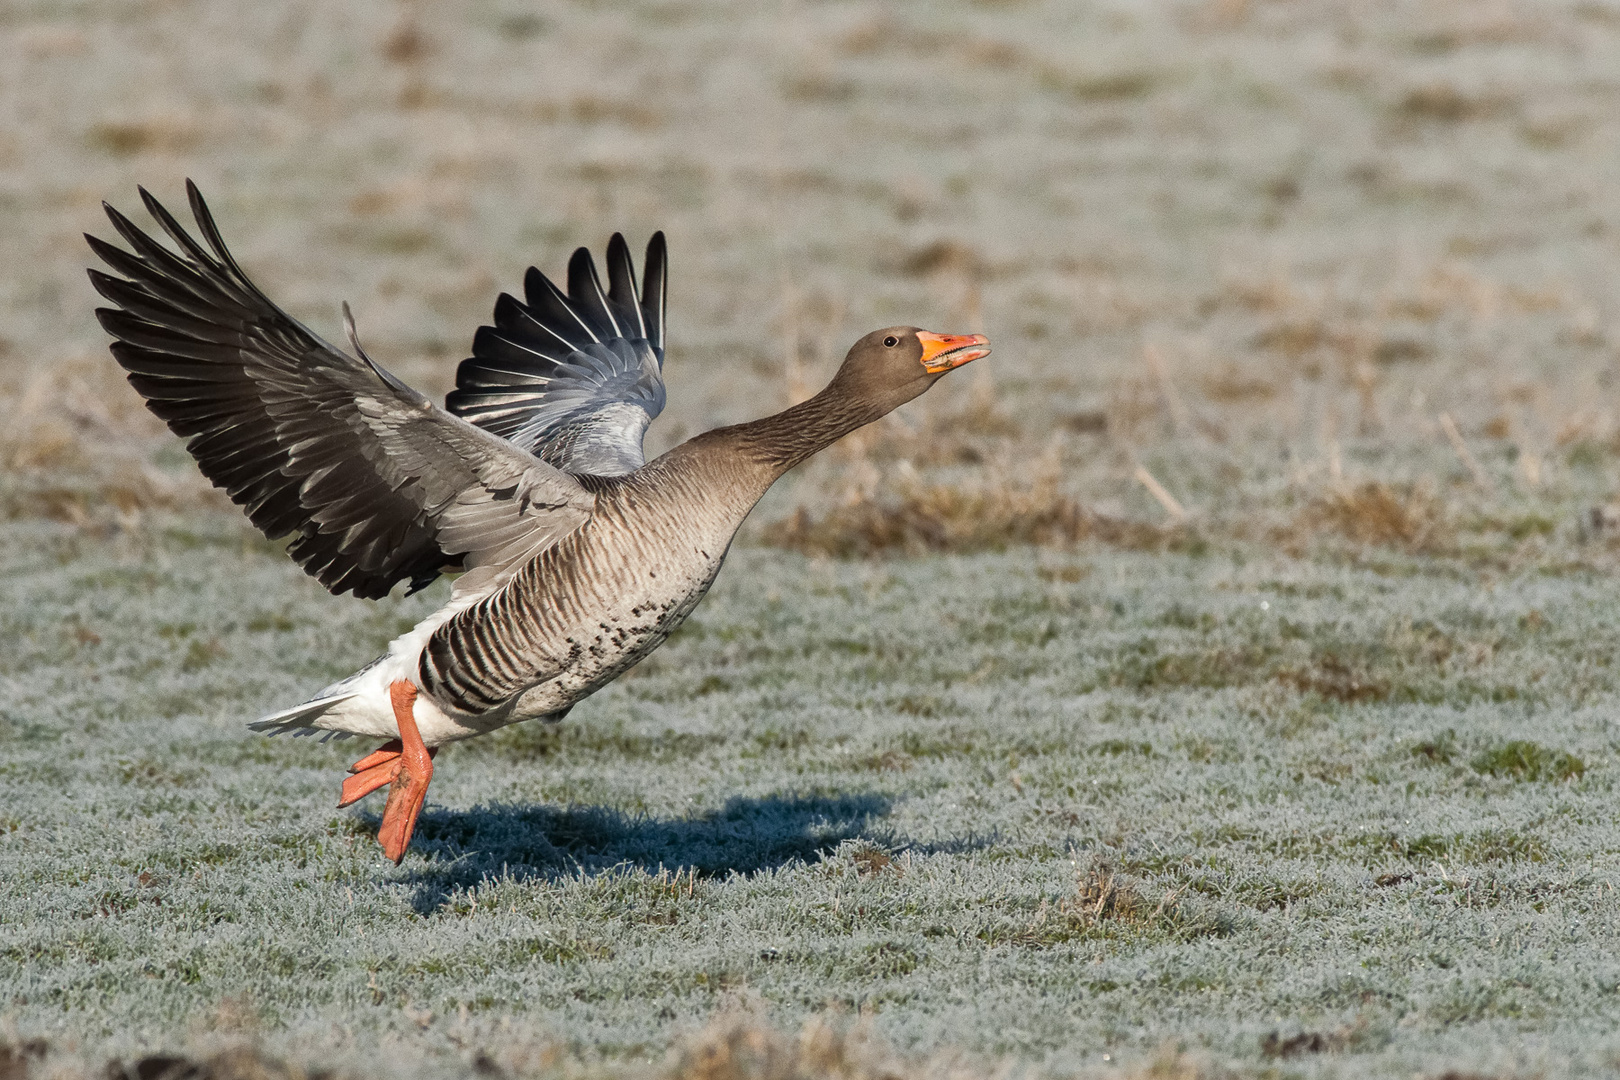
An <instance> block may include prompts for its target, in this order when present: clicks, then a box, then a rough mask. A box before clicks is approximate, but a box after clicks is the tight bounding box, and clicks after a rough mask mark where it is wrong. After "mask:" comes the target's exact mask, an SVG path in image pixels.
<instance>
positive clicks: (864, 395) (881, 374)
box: [832, 326, 990, 412]
mask: <svg viewBox="0 0 1620 1080" xmlns="http://www.w3.org/2000/svg"><path fill="white" fill-rule="evenodd" d="M988 355H990V339H989V338H987V337H985V336H984V335H983V334H935V333H933V332H931V331H928V330H919V329H918V328H917V327H915V326H891V327H888V328H887V329H883V330H874V331H872V332H871V333H870V334H867V335H866V336H865V337H863V338H861V339H860V340H859V341H857V342H856V343H855V344H854V346H853V347H851V349H850V350H849V355H848V356H846V357H845V358H844V363H843V366H842V367H840V368H839V369H838V374H837V375H836V376H834V377H833V382H832V386H833V387H836V388H837V390H838V392H839V393H841V394H843V395H845V396H847V397H849V398H853V399H855V400H858V401H864V402H870V403H871V404H873V405H876V406H878V407H880V408H881V409H882V410H883V412H888V411H889V410H890V409H894V408H897V407H899V406H900V405H903V404H905V403H906V402H908V401H910V400H911V399H912V398H914V397H916V396H917V395H918V394H921V393H922V392H923V391H924V390H927V389H928V388H929V387H930V386H932V385H934V383H935V382H937V381H938V380H939V379H940V377H941V376H943V375H944V374H945V373H946V372H947V371H950V370H952V369H954V368H959V367H961V366H962V365H963V364H966V363H968V362H970V361H973V360H977V359H979V358H980V357H982V356H988Z"/></svg>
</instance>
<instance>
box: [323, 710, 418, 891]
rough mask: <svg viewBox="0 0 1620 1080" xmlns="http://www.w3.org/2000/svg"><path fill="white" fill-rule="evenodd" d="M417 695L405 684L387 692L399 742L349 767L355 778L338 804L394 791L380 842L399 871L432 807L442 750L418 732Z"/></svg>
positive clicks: (345, 783)
mask: <svg viewBox="0 0 1620 1080" xmlns="http://www.w3.org/2000/svg"><path fill="white" fill-rule="evenodd" d="M416 692H417V691H416V687H415V686H412V685H411V684H410V683H408V682H404V681H401V682H396V683H394V684H393V685H392V686H390V687H389V688H388V696H389V700H390V701H391V702H392V703H393V706H394V720H395V723H396V724H397V725H398V726H399V738H397V739H391V740H389V741H388V742H386V743H384V744H383V745H382V746H380V747H378V748H377V749H376V750H374V751H372V752H371V753H370V754H367V755H366V756H365V757H363V758H361V759H360V760H359V761H357V762H355V763H354V764H353V765H351V766H349V771H350V772H351V773H353V774H354V775H353V776H351V777H349V778H348V779H347V780H345V781H343V794H342V796H341V797H340V798H339V800H338V805H339V806H348V805H349V804H350V803H353V802H357V801H359V800H360V799H363V798H364V797H365V796H367V795H369V794H371V793H372V792H373V791H376V790H377V789H378V788H380V787H382V786H383V785H385V784H387V785H390V786H389V789H388V805H387V806H385V807H384V808H383V819H382V826H381V828H379V829H378V830H377V842H378V843H379V844H381V845H382V849H383V854H384V855H386V856H388V858H389V859H391V860H393V862H394V865H396V866H397V865H399V863H400V861H401V860H402V859H404V858H405V849H406V848H407V847H409V846H410V843H411V834H412V833H413V832H415V831H416V819H417V816H418V815H420V814H421V812H422V805H423V804H424V803H425V802H426V801H427V789H428V782H429V781H430V780H432V779H433V756H434V754H436V753H437V752H438V748H437V747H434V748H433V749H432V750H429V749H428V748H427V746H426V745H425V744H424V743H423V742H422V736H421V733H420V732H418V731H417V729H416V718H415V717H414V716H413V715H412V709H413V707H414V706H415V704H416Z"/></svg>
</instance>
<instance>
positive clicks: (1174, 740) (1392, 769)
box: [0, 519, 1620, 1076]
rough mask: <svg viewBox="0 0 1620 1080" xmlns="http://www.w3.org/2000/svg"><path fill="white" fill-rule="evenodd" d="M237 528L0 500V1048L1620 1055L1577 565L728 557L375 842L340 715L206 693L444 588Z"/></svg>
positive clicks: (451, 1060) (1038, 1056)
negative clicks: (346, 796) (2, 703)
mask: <svg viewBox="0 0 1620 1080" xmlns="http://www.w3.org/2000/svg"><path fill="white" fill-rule="evenodd" d="M243 537H244V532H243V530H242V529H239V528H236V527H235V526H234V523H232V522H230V521H229V520H228V519H227V520H226V521H224V522H221V521H214V520H206V519H205V520H200V521H199V520H192V521H190V522H188V523H176V524H164V525H162V526H160V527H155V528H153V529H152V530H151V531H150V532H148V533H145V534H143V535H142V536H141V537H139V538H131V537H124V538H120V539H118V540H114V541H100V540H90V539H86V538H71V537H68V536H64V535H62V533H61V531H60V530H59V529H45V528H41V527H38V526H14V527H12V528H11V529H10V530H8V533H7V535H6V545H5V546H6V549H7V550H8V555H7V556H6V559H5V567H4V570H5V574H4V580H5V582H6V584H5V595H4V602H3V606H0V610H3V611H4V615H3V619H4V637H5V640H6V641H7V642H8V648H7V652H6V656H5V657H4V668H3V671H4V677H5V680H6V683H5V685H6V688H7V699H8V700H7V704H6V708H5V713H4V720H3V721H0V722H3V724H4V727H3V728H0V736H3V737H4V739H5V746H6V755H5V760H4V763H3V764H0V769H3V773H0V775H3V776H4V782H5V791H6V800H5V806H4V808H3V810H0V858H3V860H4V874H3V876H0V912H3V916H4V921H3V923H0V934H3V937H0V964H3V965H4V966H3V968H0V985H3V986H4V988H5V991H4V992H5V995H6V999H5V1005H4V1007H5V1012H6V1015H7V1017H8V1023H9V1024H12V1025H15V1027H16V1028H17V1030H18V1031H19V1032H21V1033H23V1034H28V1035H42V1036H46V1037H48V1038H49V1039H50V1040H52V1042H53V1043H59V1044H60V1045H62V1046H64V1047H72V1046H75V1045H77V1046H80V1047H83V1048H86V1049H87V1051H89V1052H91V1056H92V1057H94V1056H95V1055H107V1054H112V1053H132V1052H135V1051H136V1050H139V1049H143V1048H146V1049H150V1048H162V1047H169V1048H173V1047H175V1046H176V1045H184V1044H188V1043H196V1042H198V1041H199V1040H201V1041H203V1042H204V1043H206V1042H207V1038H208V1037H209V1036H213V1035H217V1032H216V1031H215V1026H216V1024H218V1023H221V1021H219V1020H218V1019H217V1018H218V1017H219V1016H221V1015H223V1016H224V1017H225V1020H224V1021H223V1023H225V1025H226V1027H227V1030H230V1029H231V1028H232V1027H234V1028H236V1029H238V1032H237V1033H238V1034H239V1033H240V1031H241V1030H244V1029H245V1030H246V1031H248V1032H258V1033H260V1034H261V1035H262V1038H263V1039H264V1041H265V1044H266V1046H267V1047H269V1048H270V1049H271V1050H273V1051H275V1052H279V1053H283V1054H287V1055H289V1056H291V1057H293V1058H295V1059H297V1060H303V1061H306V1062H313V1063H327V1064H330V1063H332V1062H333V1061H336V1062H339V1063H343V1064H348V1065H351V1066H359V1067H360V1068H361V1071H365V1070H364V1066H365V1065H366V1063H367V1062H366V1055H367V1054H369V1053H370V1048H371V1047H373V1046H374V1045H375V1044H377V1043H378V1042H379V1041H381V1042H382V1043H383V1045H384V1046H385V1048H386V1049H385V1054H387V1055H393V1056H394V1057H395V1058H403V1057H404V1056H405V1055H407V1054H408V1055H411V1056H412V1060H413V1061H419V1063H420V1064H421V1065H422V1067H423V1068H425V1069H427V1070H428V1071H431V1072H451V1071H456V1070H458V1069H462V1068H465V1067H466V1065H467V1063H468V1061H469V1060H470V1057H471V1055H472V1054H474V1053H475V1052H477V1051H482V1052H485V1053H487V1054H488V1055H489V1056H490V1057H491V1058H492V1059H493V1060H495V1061H496V1062H497V1063H500V1064H502V1065H503V1066H504V1065H506V1064H507V1063H508V1062H509V1061H510V1059H511V1058H512V1056H513V1055H514V1054H516V1055H517V1060H518V1061H519V1062H520V1063H521V1062H522V1061H524V1060H530V1059H531V1058H532V1055H533V1046H534V1044H536V1043H546V1042H547V1041H550V1040H556V1041H558V1042H560V1043H561V1044H562V1045H563V1046H565V1047H573V1048H575V1049H580V1050H585V1051H601V1052H604V1053H609V1054H614V1055H623V1054H629V1055H632V1056H640V1055H644V1054H648V1053H651V1054H654V1055H659V1054H661V1053H662V1051H663V1049H664V1047H665V1045H666V1043H667V1042H668V1040H669V1039H670V1038H671V1036H672V1035H674V1034H679V1033H681V1032H685V1031H690V1030H692V1029H695V1028H697V1027H700V1026H701V1025H702V1023H703V1021H704V1020H705V1019H706V1018H708V1017H709V1016H710V1015H711V1014H712V1013H713V1012H714V1011H715V1010H716V1008H717V1006H719V1005H721V1004H722V1003H724V1002H725V1001H726V1000H728V999H736V1000H740V1001H741V1002H743V1003H747V1004H750V1005H751V1007H752V1008H753V1009H754V1010H755V1013H756V1016H757V1017H758V1018H759V1020H760V1021H761V1022H765V1023H769V1024H772V1025H774V1026H777V1027H779V1028H786V1029H787V1030H794V1029H796V1028H797V1027H798V1026H799V1025H800V1024H801V1023H802V1022H803V1021H804V1020H805V1019H806V1017H807V1016H810V1015H813V1014H815V1013H817V1012H819V1011H822V1010H826V1009H829V1008H833V1009H842V1010H844V1012H845V1014H846V1015H848V1016H853V1015H854V1014H857V1013H858V1014H861V1015H863V1016H869V1017H870V1023H871V1024H872V1025H873V1027H874V1028H875V1031H876V1033H877V1034H878V1035H880V1036H881V1037H882V1038H883V1039H884V1040H886V1041H887V1042H888V1043H890V1044H891V1045H893V1046H895V1047H897V1048H899V1049H901V1050H904V1051H906V1052H908V1053H910V1052H912V1051H916V1052H917V1054H918V1056H922V1055H923V1054H924V1053H926V1052H930V1051H937V1050H939V1049H940V1048H941V1047H957V1048H965V1049H967V1050H970V1051H974V1052H977V1053H979V1054H982V1055H985V1056H987V1057H991V1058H995V1057H1001V1056H1011V1057H1014V1058H1017V1059H1023V1060H1030V1061H1035V1062H1040V1063H1045V1064H1046V1065H1048V1066H1050V1067H1051V1068H1052V1069H1053V1070H1054V1071H1057V1072H1067V1071H1069V1070H1071V1069H1073V1068H1078V1067H1081V1066H1100V1065H1101V1064H1102V1063H1103V1062H1104V1060H1105V1059H1104V1058H1103V1056H1102V1055H1103V1054H1105V1053H1106V1054H1109V1055H1111V1056H1112V1058H1113V1060H1115V1061H1131V1060H1133V1059H1137V1058H1141V1057H1143V1056H1152V1055H1153V1054H1155V1053H1156V1052H1157V1050H1158V1048H1159V1047H1160V1046H1161V1044H1162V1043H1164V1042H1165V1041H1166V1040H1169V1041H1170V1042H1171V1043H1173V1044H1174V1045H1177V1046H1181V1047H1184V1048H1187V1049H1189V1050H1191V1051H1194V1052H1196V1054H1197V1055H1199V1056H1200V1057H1203V1058H1207V1059H1209V1060H1211V1061H1214V1062H1228V1063H1233V1064H1239V1065H1247V1066H1250V1067H1253V1066H1256V1065H1261V1064H1264V1063H1266V1062H1267V1055H1268V1053H1269V1054H1271V1055H1273V1056H1275V1055H1277V1054H1285V1055H1286V1056H1287V1059H1288V1061H1289V1064H1290V1066H1291V1067H1294V1066H1297V1067H1298V1068H1300V1069H1304V1070H1307V1071H1309V1070H1311V1069H1312V1068H1316V1067H1321V1068H1326V1069H1327V1070H1329V1071H1330V1072H1331V1071H1333V1070H1336V1069H1337V1070H1344V1069H1352V1070H1354V1071H1355V1072H1356V1074H1357V1075H1363V1074H1365V1073H1367V1072H1373V1071H1376V1072H1379V1073H1381V1074H1388V1075H1403V1076H1404V1075H1410V1074H1411V1073H1412V1072H1414V1071H1423V1070H1428V1071H1431V1072H1439V1071H1442V1070H1443V1068H1445V1067H1453V1066H1455V1067H1471V1068H1475V1069H1479V1070H1483V1071H1486V1072H1489V1073H1500V1074H1503V1075H1513V1074H1518V1073H1536V1074H1541V1075H1563V1074H1566V1073H1568V1072H1583V1071H1592V1072H1596V1071H1601V1070H1602V1069H1604V1068H1609V1067H1612V1064H1613V1060H1614V1058H1613V1055H1614V1054H1617V1053H1620V1032H1617V1031H1616V1030H1615V1021H1614V1017H1615V1014H1616V992H1617V987H1620V939H1617V937H1616V928H1617V924H1620V898H1617V897H1616V895H1615V891H1614V882H1615V879H1616V876H1617V872H1620V843H1617V840H1616V832H1615V828H1614V821H1615V819H1616V816H1617V815H1620V792H1617V791H1616V781H1615V778H1616V776H1617V774H1620V747H1617V745H1616V742H1615V733H1614V724H1613V714H1614V701H1615V696H1616V694H1615V673H1614V669H1613V668H1612V667H1611V666H1610V659H1611V657H1612V656H1613V655H1614V653H1615V650H1616V648H1617V646H1620V620H1617V618H1616V615H1615V607H1614V604H1613V587H1612V585H1611V583H1610V582H1609V581H1607V580H1606V579H1605V578H1604V577H1602V576H1598V575H1593V574H1587V573H1576V574H1569V575H1563V576H1548V575H1542V574H1534V573H1532V574H1526V575H1519V576H1514V577H1511V578H1505V579H1503V580H1500V581H1498V582H1496V583H1495V584H1494V586H1493V587H1491V588H1489V589H1486V588H1482V587H1481V585H1480V584H1479V582H1478V581H1477V580H1476V578H1475V577H1474V576H1473V575H1471V574H1469V573H1466V572H1462V571H1460V570H1459V568H1457V567H1456V566H1448V567H1445V568H1435V569H1428V568H1425V566H1424V565H1423V564H1422V563H1421V562H1403V563H1400V564H1399V565H1394V566H1383V567H1356V566H1350V565H1315V564H1309V563H1301V562H1295V561H1288V560H1267V559H1253V558H1243V557H1241V555H1235V554H1209V555H1204V556H1201V557H1189V556H1184V555H1159V554H1141V553H1119V552H1111V551H1108V550H1103V549H1099V550H1082V551H1078V552H1075V553H1071V554H1061V555H1059V554H1053V553H1043V554H1039V555H1037V554H1034V553H1031V552H1029V551H1023V552H1016V553H1012V554H1006V555H987V556H974V557H954V558H930V559H922V560H908V561H899V562H891V563H885V564H876V565H853V566H852V565H847V564H830V563H819V564H818V563H813V562H807V561H806V560H804V559H803V558H802V557H800V556H797V555H788V554H783V553H780V552H775V551H768V550H758V549H754V550H744V551H740V552H738V553H737V556H736V558H735V560H734V562H733V564H732V565H731V567H730V569H729V570H728V572H727V573H726V574H725V575H724V576H723V577H722V578H721V582H720V584H719V585H718V586H717V587H716V590H715V593H714V594H713V595H712V596H711V597H710V599H708V600H707V601H706V602H705V604H704V607H703V608H702V609H701V610H700V612H699V613H698V615H697V616H696V617H695V618H694V620H693V622H692V623H691V624H690V625H689V627H688V628H687V629H686V630H684V631H683V632H682V633H681V634H680V635H678V637H677V638H676V639H675V640H674V641H673V642H672V643H671V644H670V645H669V646H668V647H666V648H665V649H664V650H663V651H662V652H660V653H659V654H658V655H657V656H656V657H655V658H654V659H652V660H650V661H649V662H647V663H646V664H644V665H642V667H641V668H639V669H638V670H637V671H636V672H635V674H634V675H633V676H632V677H630V678H627V679H625V680H623V681H622V682H621V683H619V684H618V685H616V686H614V687H613V688H612V689H610V690H609V691H607V692H605V693H603V694H601V695H600V696H599V697H597V698H596V699H594V700H593V701H591V702H590V703H588V704H587V705H585V706H582V707H580V708H579V709H578V710H576V711H575V713H574V714H573V715H572V716H571V717H570V718H569V719H568V720H567V721H566V722H564V723H563V724H562V725H561V726H560V727H557V728H542V727H533V728H528V729H524V728H518V729H511V730H509V731H507V732H505V733H503V734H501V735H499V736H497V737H494V738H490V739H487V740H485V741H482V742H478V743H473V744H467V745H463V746H457V747H454V748H451V749H449V750H447V751H446V753H445V754H444V755H441V757H440V761H439V764H440V768H439V771H438V773H437V775H436V777H435V781H434V789H433V793H434V798H433V801H432V803H430V806H429V810H428V813H427V815H426V817H425V819H424V822H423V824H422V826H421V829H420V831H419V834H418V836H419V839H418V841H417V844H416V847H415V848H414V849H413V852H412V854H410V855H409V856H408V857H407V859H406V861H405V863H404V865H403V866H402V867H400V868H399V869H397V870H396V869H395V868H393V867H392V866H390V865H388V864H387V863H386V862H384V861H383V860H382V859H381V857H380V854H379V852H378V849H377V847H376V845H375V843H374V841H373V840H372V838H371V832H372V831H373V830H374V828H375V825H376V813H377V807H375V806H363V807H362V808H360V809H358V810H357V811H353V812H351V811H335V810H333V809H332V808H331V807H332V803H333V801H334V792H335V790H336V784H337V781H338V780H339V779H340V778H341V770H342V768H343V766H344V765H346V764H347V762H348V761H349V760H352V758H354V757H355V756H357V753H356V747H357V744H355V743H349V744H347V745H345V744H341V743H334V744H330V745H325V746H323V745H320V744H318V743H316V742H314V741H311V740H302V741H294V740H287V739H282V740H276V741H270V740H266V739H263V738H260V737H257V736H252V735H250V734H248V733H247V732H245V731H244V730H243V728H242V721H243V719H244V718H245V717H250V716H252V715H254V714H255V713H256V712H257V711H258V710H260V709H263V708H265V707H267V706H269V705H273V704H278V703H281V702H286V701H290V700H293V699H295V698H296V697H297V696H298V694H299V693H300V692H301V690H303V689H304V688H307V687H310V686H313V685H318V684H319V683H321V682H322V681H323V680H326V679H328V678H331V677H333V676H336V675H338V674H341V673H343V672H345V671H347V670H349V669H350V668H352V667H354V666H355V665H357V664H358V663H360V662H362V661H364V660H365V659H367V658H368V657H369V655H370V653H371V651H372V650H374V649H375V648H376V644H377V643H378V642H380V641H382V640H383V639H384V638H386V637H387V636H388V635H389V634H390V633H391V632H392V631H393V630H395V629H397V628H399V627H402V626H405V625H407V624H409V623H410V622H411V621H412V620H413V619H414V618H415V617H417V616H418V615H419V614H420V613H422V612H423V611H425V610H426V609H427V605H428V604H430V603H432V601H433V596H431V595H430V596H429V597H427V598H426V599H424V598H421V597H418V598H414V599H412V600H410V601H404V602H389V603H385V604H382V605H379V606H377V607H365V606H362V605H360V604H357V603H354V602H350V601H340V600H334V599H332V598H329V597H326V596H325V595H324V594H323V593H322V592H321V591H320V590H319V587H318V586H316V585H315V584H313V583H311V582H309V581H307V580H305V579H304V578H302V576H301V575H300V574H299V573H298V571H297V570H296V569H294V568H292V567H291V566H289V565H286V562H285V560H284V559H283V558H282V557H281V556H279V555H278V554H277V553H276V552H273V551H269V550H266V549H265V548H264V547H263V546H261V545H259V544H257V543H252V542H248V541H245V540H244V538H243ZM766 581H768V582H769V584H768V585H762V584H761V583H762V582H766ZM439 588H442V586H441V587H439ZM1313 1039H1315V1040H1316V1041H1314V1042H1313V1041H1311V1040H1313ZM1268 1040H1270V1041H1269V1042H1268ZM1290 1040H1294V1041H1292V1042H1291V1041H1290ZM514 1045H516V1046H517V1047H518V1050H516V1051H514V1050H513V1049H512V1048H513V1046H514ZM1311 1051H1320V1052H1314V1053H1313V1052H1311ZM416 1055H420V1058H419V1059H418V1058H417V1057H416ZM524 1055H529V1057H524ZM1343 1055H1352V1057H1351V1058H1350V1059H1349V1060H1346V1059H1345V1058H1344V1057H1343ZM396 1066H397V1062H396Z"/></svg>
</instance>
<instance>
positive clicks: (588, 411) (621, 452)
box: [444, 232, 666, 476]
mask: <svg viewBox="0 0 1620 1080" xmlns="http://www.w3.org/2000/svg"><path fill="white" fill-rule="evenodd" d="M665 267H666V255H665V248H664V234H663V233H661V232H660V233H654V234H653V238H652V239H651V240H650V241H648V243H647V261H646V273H645V275H644V276H643V277H642V280H641V287H640V288H639V289H638V288H637V287H636V272H635V267H634V265H632V263H631V261H630V248H629V246H628V245H626V244H625V242H624V237H622V236H620V235H619V234H618V233H614V234H613V239H612V240H610V241H608V249H607V270H608V287H607V289H606V290H605V291H604V290H603V288H602V281H601V279H600V278H598V277H597V275H596V263H595V261H594V260H592V258H591V253H590V252H589V251H587V250H585V249H584V248H580V249H579V250H578V251H576V252H574V257H573V258H572V259H570V260H569V262H568V292H567V294H566V295H565V294H564V293H563V292H562V290H560V289H558V288H557V286H555V285H553V284H552V283H551V281H550V280H549V279H547V277H546V276H545V275H544V274H542V273H541V272H540V271H539V270H536V269H535V268H534V267H530V268H529V272H528V273H527V274H526V275H524V278H523V292H524V297H525V300H526V301H527V302H524V301H520V300H518V299H516V298H515V297H512V296H510V295H508V294H506V293H502V294H501V296H500V299H499V300H497V301H496V302H495V325H494V326H481V327H479V328H478V334H477V336H476V337H474V338H473V354H472V356H471V357H470V358H469V359H466V360H463V361H462V362H461V366H460V367H459V368H458V369H457V370H456V389H454V390H452V391H451V392H450V394H449V396H448V397H446V398H445V401H444V404H445V408H447V409H449V410H450V411H451V412H453V413H455V414H456V415H458V416H462V417H465V418H466V419H468V420H470V421H472V422H473V423H474V424H477V425H478V426H479V427H481V428H484V429H485V430H486V431H492V432H494V433H495V434H497V435H499V436H501V437H502V438H504V439H509V440H511V441H512V442H514V443H516V444H517V445H518V446H521V447H523V448H524V449H525V450H530V451H533V452H534V453H535V454H536V455H538V456H539V457H541V458H543V459H544V460H546V461H548V462H550V463H551V464H553V465H555V466H556V467H557V468H559V469H562V470H564V471H565V472H570V473H575V474H579V475H594V476H620V475H623V474H624V473H628V472H634V471H635V470H637V469H639V468H641V466H642V465H643V464H644V463H645V462H646V457H645V455H644V454H643V452H642V448H641V439H642V435H643V434H645V433H646V430H647V425H648V424H649V423H651V422H652V419H653V417H655V416H657V415H658V414H659V413H660V412H662V411H663V408H664V375H663V367H664V300H665V292H666V285H665Z"/></svg>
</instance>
